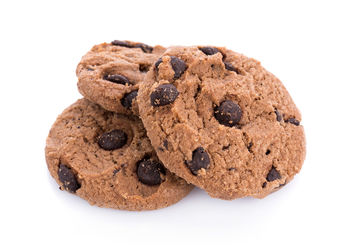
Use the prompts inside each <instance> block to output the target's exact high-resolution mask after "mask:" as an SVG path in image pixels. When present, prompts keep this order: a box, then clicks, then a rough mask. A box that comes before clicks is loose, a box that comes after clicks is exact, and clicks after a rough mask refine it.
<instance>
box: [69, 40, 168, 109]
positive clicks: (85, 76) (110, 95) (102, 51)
mask: <svg viewBox="0 0 350 252" xmlns="http://www.w3.org/2000/svg"><path fill="white" fill-rule="evenodd" d="M164 51H165V48H163V47H161V46H155V47H151V46H148V45H146V44H142V43H136V42H131V41H119V40H115V41H113V42H112V43H103V44H100V45H96V46H94V47H93V48H92V49H91V50H90V51H89V52H88V53H87V54H86V55H84V56H83V57H82V59H81V61H80V63H79V64H78V66H77V69H76V75H77V77H78V89H79V92H80V93H81V94H82V95H83V96H84V97H85V98H87V99H88V100H90V101H92V102H94V103H97V104H99V105H101V106H102V107H103V108H104V109H106V110H109V111H114V112H118V113H123V114H136V115H137V114H138V108H137V104H135V97H136V96H137V92H138V88H139V85H140V83H141V82H142V80H143V78H144V77H145V75H146V73H147V72H148V70H149V69H150V67H151V66H152V64H153V63H154V62H155V61H156V60H157V59H158V58H159V57H160V55H161V54H162V53H163V52H164Z"/></svg>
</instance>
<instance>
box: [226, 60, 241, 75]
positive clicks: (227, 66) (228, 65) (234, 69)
mask: <svg viewBox="0 0 350 252" xmlns="http://www.w3.org/2000/svg"><path fill="white" fill-rule="evenodd" d="M224 64H225V68H226V70H229V71H233V72H236V73H237V74H238V73H239V72H238V69H237V68H235V67H234V66H233V65H232V64H231V63H229V62H224Z"/></svg>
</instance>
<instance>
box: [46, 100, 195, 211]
mask: <svg viewBox="0 0 350 252" xmlns="http://www.w3.org/2000/svg"><path fill="white" fill-rule="evenodd" d="M45 154H46V161H47V164H48V168H49V171H50V173H51V175H52V177H53V178H54V179H55V180H56V182H57V183H58V184H59V185H60V188H61V189H62V190H66V191H69V192H71V193H74V194H76V195H78V196H80V197H81V198H83V199H85V200H87V201H88V202H89V203H90V204H92V205H98V206H101V207H110V208H116V209H125V210H151V209H158V208H163V207H166V206H169V205H172V204H174V203H176V202H177V201H179V200H181V199H182V198H183V197H185V196H186V195H187V194H188V193H189V192H190V191H191V190H192V188H193V186H192V185H189V184H188V183H186V181H184V180H183V179H181V178H178V177H177V176H175V175H173V174H172V173H170V172H169V171H168V170H166V169H165V168H164V166H163V165H162V163H161V162H160V161H159V160H158V158H157V156H156V154H155V152H154V150H153V148H152V146H151V144H150V142H149V139H148V138H147V136H146V132H145V130H144V128H143V125H142V123H141V120H140V119H138V118H136V117H135V116H125V115H119V114H118V115H117V114H115V113H113V112H109V111H106V110H104V109H103V108H101V107H100V106H99V105H96V104H93V103H91V102H90V101H88V100H86V99H81V100H78V101H77V102H76V103H74V104H73V105H71V106H70V107H68V108H67V109H66V110H65V111H64V112H63V113H62V114H61V115H60V116H59V117H58V118H57V120H56V122H55V123H54V125H53V126H52V128H51V130H50V133H49V136H48V138H47V142H46V149H45Z"/></svg>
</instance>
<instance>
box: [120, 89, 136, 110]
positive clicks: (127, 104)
mask: <svg viewBox="0 0 350 252" xmlns="http://www.w3.org/2000/svg"><path fill="white" fill-rule="evenodd" d="M137 94H138V90H134V91H131V92H130V93H127V94H125V95H124V97H123V98H122V99H121V101H120V102H121V104H122V105H123V107H124V108H127V109H129V108H131V106H132V101H133V100H134V99H135V98H136V97H137Z"/></svg>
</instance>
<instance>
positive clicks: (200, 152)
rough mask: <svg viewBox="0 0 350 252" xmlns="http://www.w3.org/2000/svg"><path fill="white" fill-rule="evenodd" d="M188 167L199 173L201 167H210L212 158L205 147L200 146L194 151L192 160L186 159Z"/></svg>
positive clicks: (194, 172)
mask: <svg viewBox="0 0 350 252" xmlns="http://www.w3.org/2000/svg"><path fill="white" fill-rule="evenodd" d="M186 165H187V167H188V168H189V169H190V171H191V172H192V174H194V175H197V174H198V171H199V170H200V169H202V168H203V169H208V168H209V165H210V158H209V155H208V153H207V152H206V151H205V150H204V149H203V147H198V148H197V149H195V150H194V151H193V152H192V160H191V161H186Z"/></svg>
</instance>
